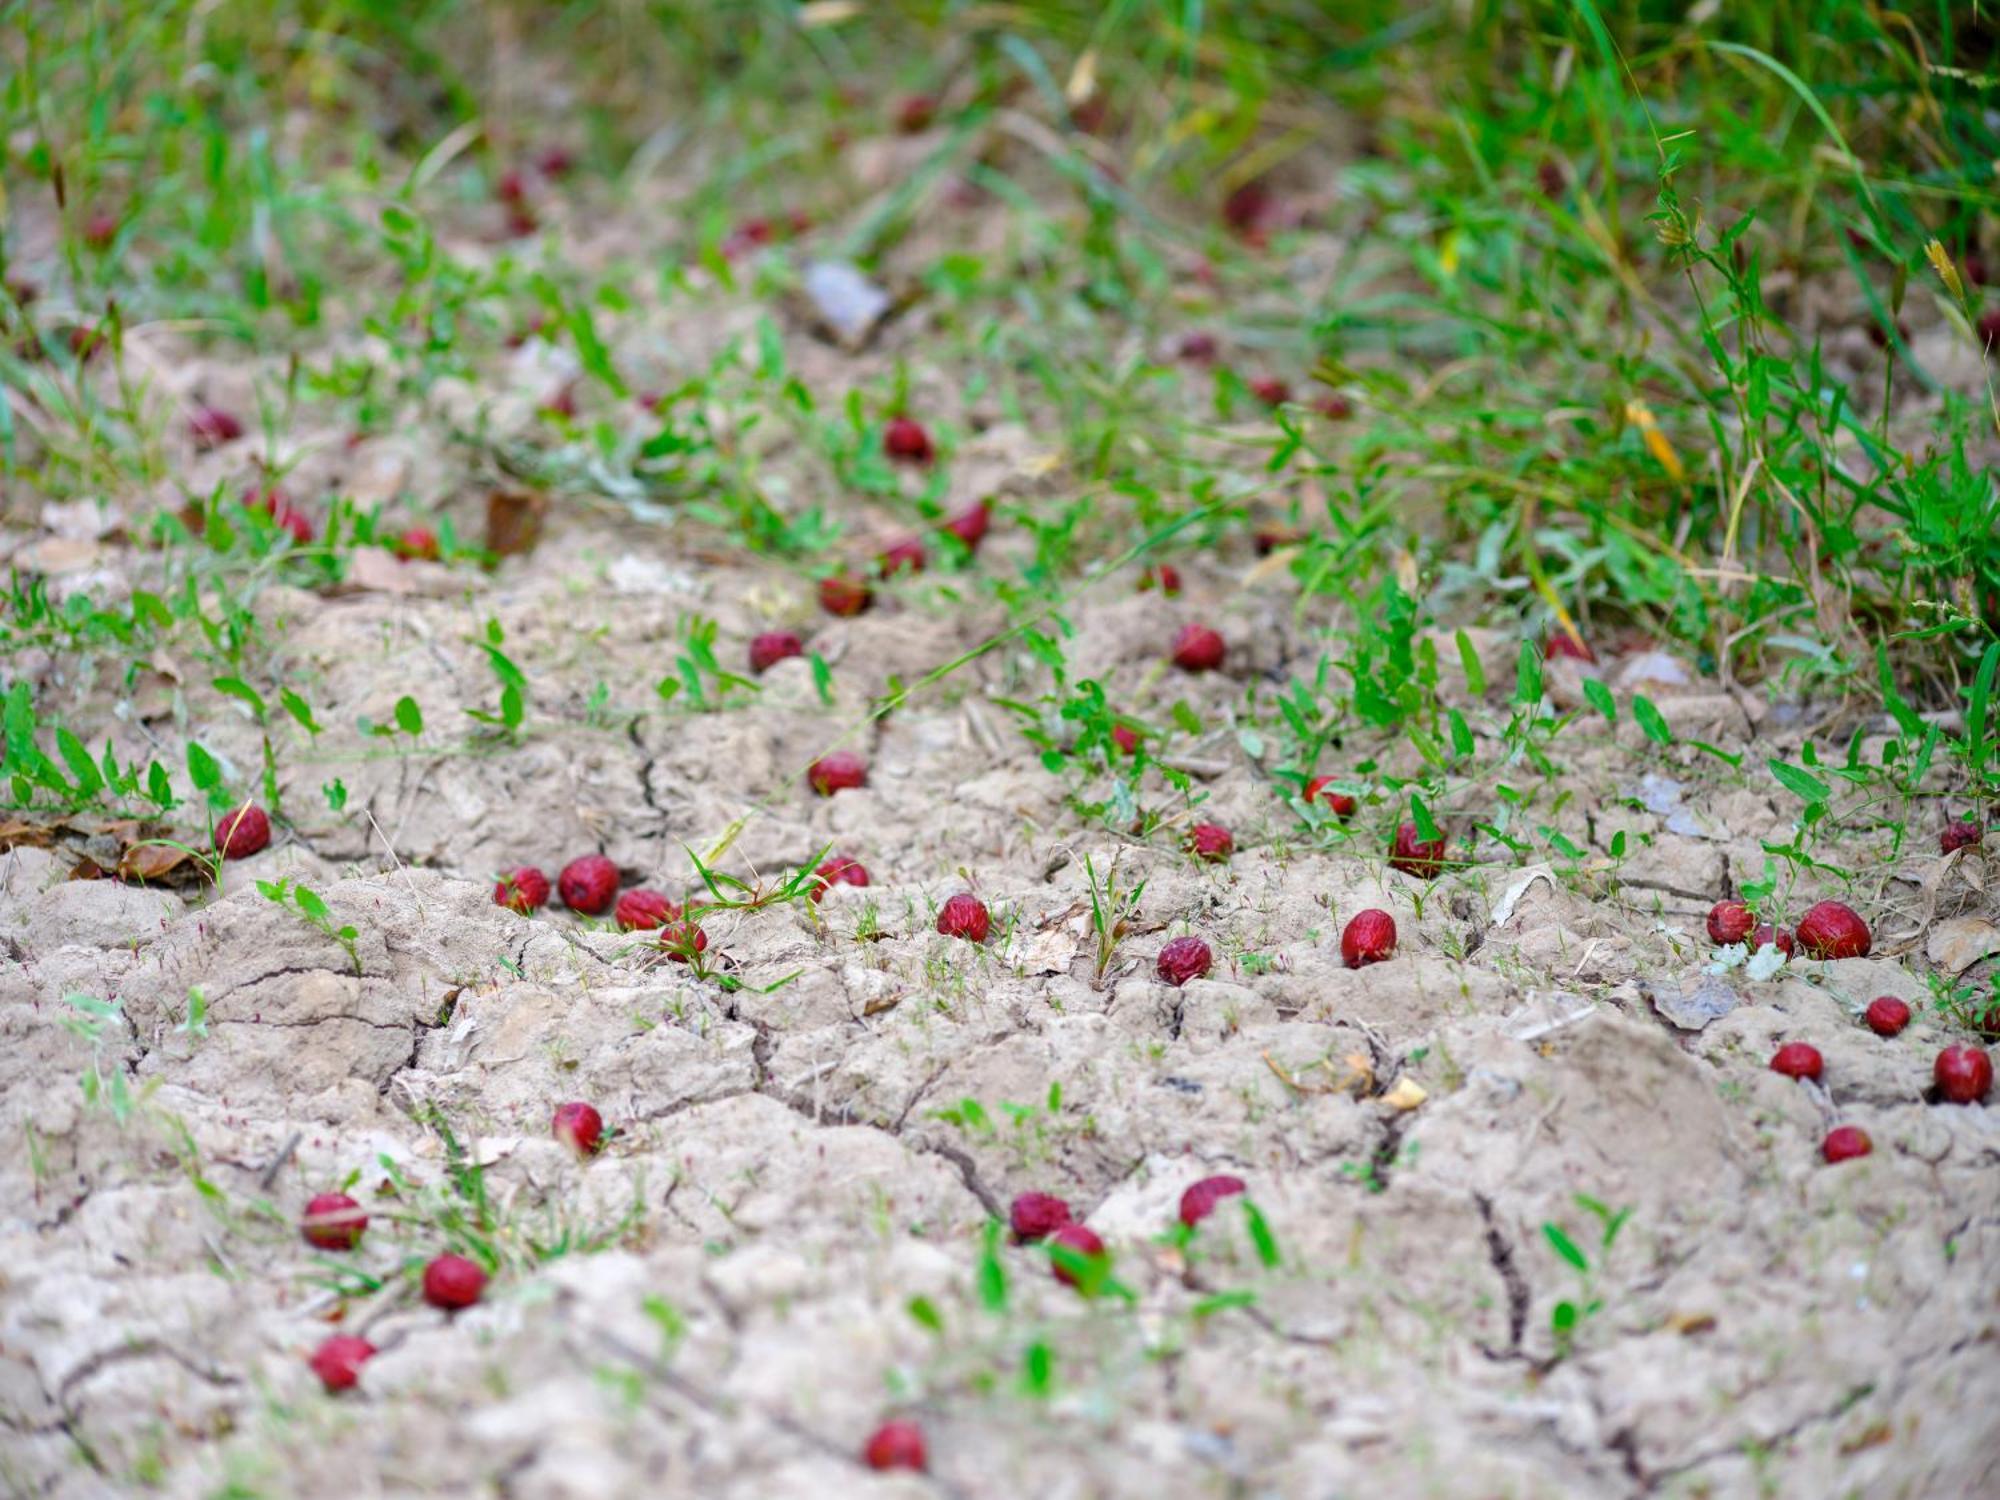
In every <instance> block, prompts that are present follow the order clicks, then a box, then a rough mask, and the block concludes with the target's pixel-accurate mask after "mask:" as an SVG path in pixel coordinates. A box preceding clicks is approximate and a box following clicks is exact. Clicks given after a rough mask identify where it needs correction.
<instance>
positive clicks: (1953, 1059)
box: [1931, 1047, 1993, 1104]
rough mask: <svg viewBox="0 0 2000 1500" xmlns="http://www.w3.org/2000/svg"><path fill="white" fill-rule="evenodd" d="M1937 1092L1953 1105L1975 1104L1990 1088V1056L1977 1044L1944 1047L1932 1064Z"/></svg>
mask: <svg viewBox="0 0 2000 1500" xmlns="http://www.w3.org/2000/svg"><path fill="white" fill-rule="evenodd" d="M1931 1078H1932V1079H1933V1081H1935V1082H1936V1084H1937V1088H1938V1092H1939V1093H1940V1094H1942V1095H1943V1096H1944V1097H1945V1098H1946V1099H1947V1100H1949V1101H1950V1102H1951V1103H1953V1104H1976V1103H1978V1102H1979V1101H1980V1100H1981V1099H1984V1098H1985V1097H1986V1095H1987V1092H1988V1091H1989V1090H1990V1089H1991V1088H1992V1087H1993V1059H1992V1058H1990V1057H1988V1056H1987V1055H1986V1052H1985V1049H1984V1048H1980V1047H1947V1048H1945V1049H1944V1051H1942V1052H1940V1053H1939V1054H1938V1055H1937V1061H1936V1062H1935V1063H1934V1064H1932V1066H1931Z"/></svg>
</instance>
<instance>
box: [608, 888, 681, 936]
mask: <svg viewBox="0 0 2000 1500" xmlns="http://www.w3.org/2000/svg"><path fill="white" fill-rule="evenodd" d="M680 914H681V909H680V907H678V906H676V905H675V904H674V903H673V902H672V901H670V900H669V899H667V897H665V896H663V895H661V894H660V893H659V892H658V891H649V890H647V889H645V888H644V887H643V886H641V887H639V888H638V889H636V890H630V891H627V892H625V893H624V894H623V895H622V896H620V897H619V898H618V905H617V906H616V907H615V908H614V909H613V910H612V913H611V919H612V921H614V922H616V923H617V924H618V930H619V931H620V932H651V931H652V930H653V929H654V928H655V927H664V926H665V925H666V924H667V923H668V922H671V921H672V920H673V919H674V918H675V917H678V916H679V915H680Z"/></svg>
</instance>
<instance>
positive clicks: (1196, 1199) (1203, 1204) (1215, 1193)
mask: <svg viewBox="0 0 2000 1500" xmlns="http://www.w3.org/2000/svg"><path fill="white" fill-rule="evenodd" d="M1244 1191H1246V1189H1245V1187H1244V1185H1243V1179H1242V1178H1241V1177H1231V1176H1228V1175H1227V1174H1224V1175H1222V1176H1219V1177H1204V1178H1202V1180H1201V1181H1200V1182H1197V1183H1195V1184H1194V1185H1193V1186H1191V1187H1190V1188H1189V1189H1188V1190H1187V1191H1186V1192H1184V1193H1182V1194H1181V1222H1182V1223H1183V1224H1185V1225H1187V1226H1188V1228H1190V1229H1192V1228H1194V1226H1195V1225H1197V1224H1199V1223H1200V1222H1201V1221H1202V1220H1203V1219H1205V1218H1207V1217H1208V1216H1209V1215H1210V1214H1212V1213H1214V1212H1215V1206H1216V1205H1217V1204H1218V1203H1220V1202H1221V1201H1222V1200H1223V1199H1224V1198H1233V1197H1235V1196H1236V1195H1237V1194H1239V1193H1242V1192H1244Z"/></svg>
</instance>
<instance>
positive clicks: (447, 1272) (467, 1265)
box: [424, 1254, 486, 1312]
mask: <svg viewBox="0 0 2000 1500" xmlns="http://www.w3.org/2000/svg"><path fill="white" fill-rule="evenodd" d="M485 1290H486V1273H485V1272H484V1271H482V1270H480V1269H479V1267H478V1265H477V1264H475V1263H474V1262H472V1261H469V1260H467V1259H466V1258H465V1257H464V1256H463V1255H451V1254H445V1255H440V1256H439V1257H438V1258H437V1259H436V1260H434V1261H432V1262H431V1263H430V1264H429V1265H427V1266H425V1267H424V1301H426V1302H428V1303H430V1305H431V1306H432V1307H442V1308H443V1309H444V1310H445V1311H446V1312H456V1311H457V1310H458V1309H459V1308H461V1307H470V1306H472V1304H473V1303H475V1302H477V1301H478V1300H479V1294H480V1293H481V1292H483V1291H485Z"/></svg>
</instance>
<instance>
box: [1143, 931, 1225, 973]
mask: <svg viewBox="0 0 2000 1500" xmlns="http://www.w3.org/2000/svg"><path fill="white" fill-rule="evenodd" d="M1214 963H1215V955H1214V954H1213V953H1211V952H1209V951H1208V944H1206V943H1204V942H1203V941H1202V940H1201V939H1200V938H1198V937H1177V938H1175V939H1174V940H1173V941H1172V942H1170V943H1168V944H1167V945H1166V946H1165V947H1163V948H1162V949H1160V956H1159V958H1158V959H1157V960H1156V961H1155V963H1154V965H1153V967H1154V968H1155V969H1156V970H1157V971H1158V972H1159V976H1160V978H1162V979H1164V980H1166V982H1167V983H1168V984H1171V985H1183V984H1186V983H1187V982H1188V981H1189V980H1190V979H1199V978H1201V977H1202V976H1203V975H1204V974H1206V973H1207V972H1208V971H1209V969H1210V968H1211V967H1213V966H1214Z"/></svg>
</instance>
